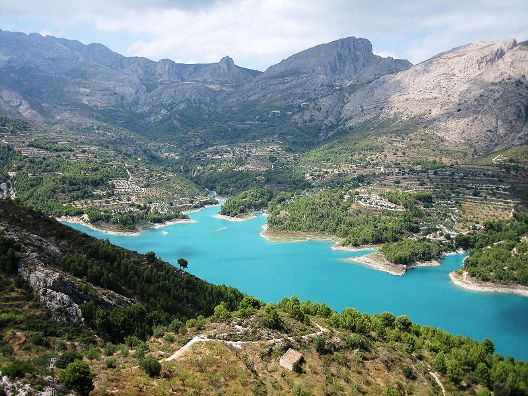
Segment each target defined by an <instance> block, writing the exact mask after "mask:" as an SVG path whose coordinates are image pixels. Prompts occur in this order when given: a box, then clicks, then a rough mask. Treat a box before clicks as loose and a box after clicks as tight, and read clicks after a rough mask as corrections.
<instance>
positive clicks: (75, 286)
mask: <svg viewBox="0 0 528 396" xmlns="http://www.w3.org/2000/svg"><path fill="white" fill-rule="evenodd" d="M4 234H5V235H6V236H7V237H8V238H11V239H14V240H15V241H18V242H20V243H21V244H22V245H23V246H24V252H23V253H22V255H21V257H20V260H19V263H18V274H19V276H20V277H21V278H23V279H24V280H25V281H26V282H28V284H29V286H30V287H31V290H32V291H33V294H34V295H35V296H36V297H37V299H38V301H39V303H40V304H41V305H42V306H43V307H44V308H45V309H46V310H47V311H48V312H49V313H50V316H51V318H52V319H53V320H56V321H59V322H70V323H84V318H83V316H82V312H81V309H80V306H81V305H82V304H84V303H86V302H87V301H90V300H95V301H97V303H98V305H99V306H102V307H103V308H107V309H111V308H113V307H124V306H126V305H129V304H132V303H133V302H134V301H133V300H132V299H130V298H128V297H125V296H122V295H120V294H118V293H115V292H113V291H111V290H107V289H102V288H100V287H96V286H93V285H89V284H87V283H86V282H83V281H82V280H80V279H77V278H75V277H73V276H71V275H68V274H65V273H63V272H61V271H60V270H59V269H57V268H56V267H54V266H52V265H50V264H47V263H51V262H56V261H57V260H60V259H61V258H62V256H63V253H62V252H61V251H60V249H59V248H57V246H55V245H54V244H52V243H50V242H48V241H47V240H45V239H43V238H41V237H39V236H38V235H33V234H28V233H25V232H15V231H13V230H9V229H4Z"/></svg>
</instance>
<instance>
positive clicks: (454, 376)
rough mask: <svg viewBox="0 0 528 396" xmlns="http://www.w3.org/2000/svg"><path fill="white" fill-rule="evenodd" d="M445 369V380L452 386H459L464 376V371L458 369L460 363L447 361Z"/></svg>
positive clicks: (460, 368)
mask: <svg viewBox="0 0 528 396" xmlns="http://www.w3.org/2000/svg"><path fill="white" fill-rule="evenodd" d="M446 368H447V378H448V379H449V380H450V381H451V382H453V383H454V384H459V383H460V381H462V376H463V375H464V370H462V367H460V363H458V362H457V361H456V360H454V359H453V360H449V361H448V362H447V364H446Z"/></svg>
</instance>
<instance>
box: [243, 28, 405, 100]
mask: <svg viewBox="0 0 528 396" xmlns="http://www.w3.org/2000/svg"><path fill="white" fill-rule="evenodd" d="M411 66H412V64H411V63H410V62H408V61H407V60H403V59H392V58H390V57H389V58H382V57H380V56H378V55H374V54H373V52H372V44H371V43H370V41H368V40H367V39H364V38H356V37H347V38H343V39H339V40H336V41H332V42H330V43H326V44H320V45H317V46H315V47H313V48H309V49H307V50H304V51H301V52H299V53H297V54H294V55H292V56H290V57H289V58H287V59H284V60H282V61H281V62H279V63H278V64H276V65H273V66H271V67H269V68H268V69H267V70H266V71H265V72H264V73H263V74H261V75H260V76H258V77H257V78H256V79H255V80H254V81H253V82H252V83H250V84H248V85H247V86H245V87H244V88H243V89H242V90H241V91H240V92H237V93H236V94H235V97H234V101H245V100H265V101H270V102H273V105H275V106H277V105H278V106H280V105H282V104H301V103H302V102H304V101H307V100H310V99H313V98H318V97H321V96H324V95H325V94H326V95H327V94H329V93H334V92H336V91H339V90H342V89H345V90H346V89H351V87H355V88H357V87H358V86H362V85H365V84H368V83H369V82H371V81H374V80H375V79H377V78H379V77H381V76H384V75H387V74H392V73H396V72H399V71H401V70H405V69H408V68H409V67H411Z"/></svg>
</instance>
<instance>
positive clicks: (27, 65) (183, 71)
mask: <svg viewBox="0 0 528 396" xmlns="http://www.w3.org/2000/svg"><path fill="white" fill-rule="evenodd" d="M258 74H259V72H257V71H255V70H249V69H244V68H241V67H238V66H236V65H235V64H234V62H233V60H232V59H231V58H229V57H224V58H223V59H222V60H221V61H220V62H218V63H213V64H197V65H186V64H178V63H175V62H173V61H171V60H168V59H164V60H161V61H159V62H154V61H151V60H149V59H146V58H127V57H124V56H122V55H119V54H117V53H115V52H112V51H110V50H109V49H108V48H106V47H104V46H103V45H101V44H90V45H84V44H81V43H79V42H78V41H71V40H65V39H60V38H55V37H50V36H47V37H43V36H41V35H39V34H30V35H26V34H23V33H11V32H6V31H0V76H1V79H0V80H1V81H2V83H1V88H0V111H2V112H4V113H7V114H12V115H22V116H25V117H31V118H41V119H42V118H48V119H51V120H57V119H58V120H69V121H75V122H78V123H82V122H83V121H84V120H85V119H86V120H87V119H90V118H92V117H94V116H95V115H96V114H93V113H94V112H100V111H114V112H117V114H116V116H117V115H119V113H121V114H122V115H124V116H130V114H127V112H135V111H139V112H147V111H153V108H154V107H157V108H158V109H159V108H160V107H163V106H164V105H167V106H170V107H171V108H174V107H180V108H182V107H185V106H191V105H192V106H194V105H207V106H211V105H212V103H213V102H214V101H215V99H216V97H217V96H218V93H219V92H220V91H221V90H223V89H232V87H233V86H237V85H240V84H243V83H246V82H248V81H250V80H252V79H253V78H254V77H255V76H257V75H258ZM151 116H153V114H152V113H151V114H148V115H146V116H145V117H147V118H148V117H151ZM114 121H115V120H114ZM84 122H86V121H84Z"/></svg>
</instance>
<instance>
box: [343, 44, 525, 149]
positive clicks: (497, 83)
mask: <svg viewBox="0 0 528 396" xmlns="http://www.w3.org/2000/svg"><path fill="white" fill-rule="evenodd" d="M527 74H528V45H526V44H525V43H517V42H516V41H515V40H505V41H491V42H478V43H475V44H469V45H466V46H463V47H459V48H455V49H453V50H451V51H447V52H444V53H441V54H439V55H437V56H435V57H433V58H431V59H429V60H427V61H425V62H422V63H420V64H418V65H416V66H413V67H412V68H410V69H408V70H405V71H402V72H399V73H397V74H394V75H388V76H384V77H382V78H380V79H378V80H377V81H375V82H373V83H372V84H370V85H369V86H368V87H366V88H365V89H363V90H361V91H359V92H356V93H353V94H351V95H349V97H348V98H347V102H346V104H345V106H344V108H343V111H342V114H341V117H342V122H343V123H344V125H346V126H354V125H357V124H359V123H361V122H365V121H369V120H374V119H399V120H411V119H412V120H416V122H417V123H418V124H419V125H420V127H422V128H424V129H428V130H430V131H433V132H435V133H437V134H438V135H440V136H442V137H444V138H446V139H448V140H450V141H453V142H459V143H466V144H470V145H474V146H476V147H479V148H481V149H497V148H503V147H509V146H513V145H515V144H519V143H522V142H524V141H526V138H527V132H528V131H527V128H526V125H527V123H528V80H527Z"/></svg>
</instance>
